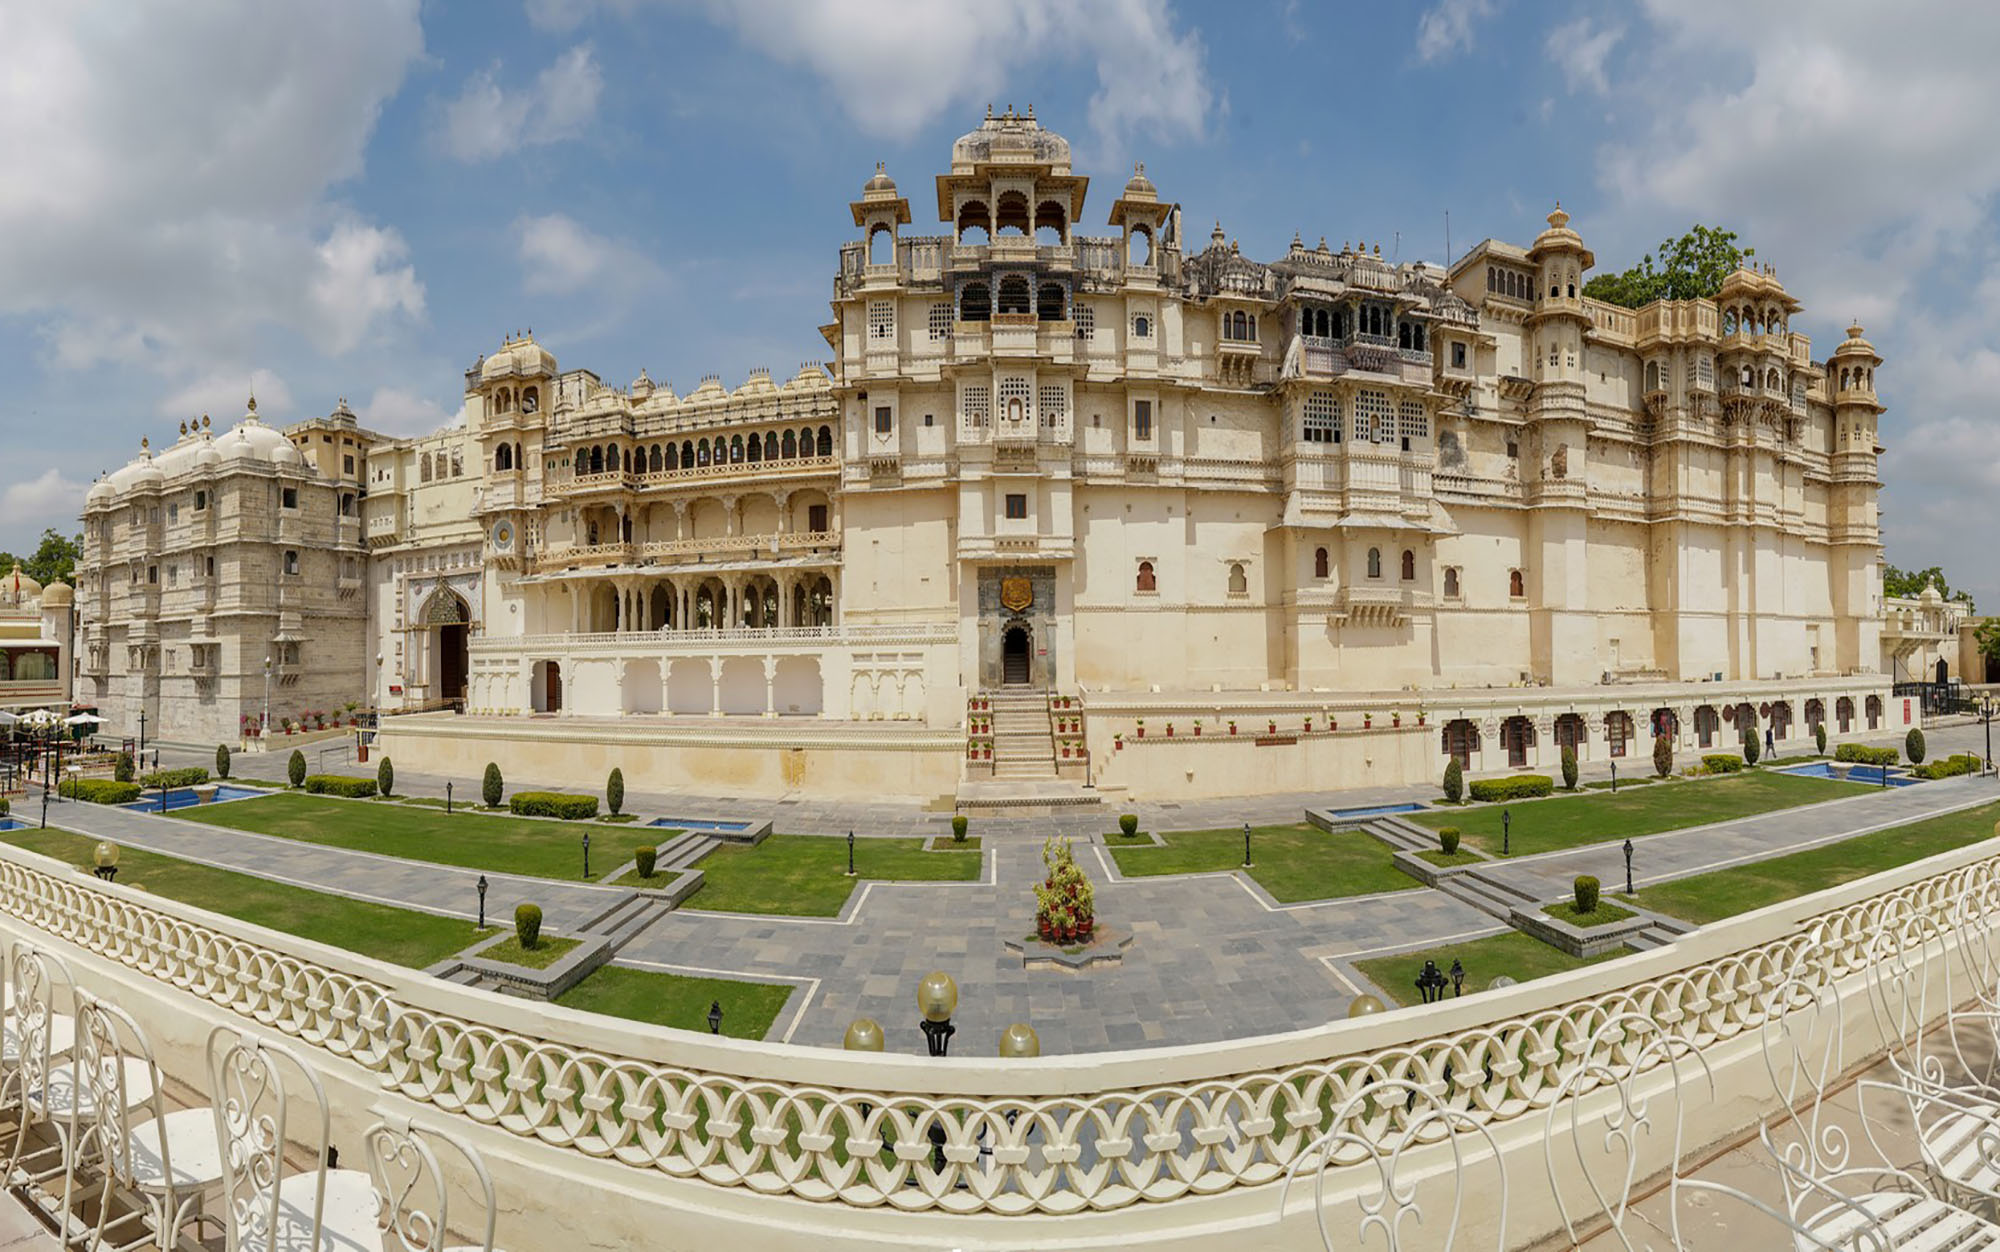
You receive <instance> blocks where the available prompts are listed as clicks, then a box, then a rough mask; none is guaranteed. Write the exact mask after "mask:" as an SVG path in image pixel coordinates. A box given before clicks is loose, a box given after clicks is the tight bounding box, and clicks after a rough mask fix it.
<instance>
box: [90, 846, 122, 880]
mask: <svg viewBox="0 0 2000 1252" xmlns="http://www.w3.org/2000/svg"><path fill="white" fill-rule="evenodd" d="M91 859H93V860H95V861H96V862H97V876H98V877H99V878H102V879H103V880H104V881H105V882H113V881H115V880H116V879H117V877H118V845H117V844H115V843H112V842H111V841H110V840H108V839H107V840H105V841H103V842H102V843H99V844H98V845H97V850H96V851H95V852H94V853H93V854H92V858H91Z"/></svg>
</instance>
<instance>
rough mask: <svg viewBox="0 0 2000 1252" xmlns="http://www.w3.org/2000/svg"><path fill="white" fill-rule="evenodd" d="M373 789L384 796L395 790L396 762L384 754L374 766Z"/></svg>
mask: <svg viewBox="0 0 2000 1252" xmlns="http://www.w3.org/2000/svg"><path fill="white" fill-rule="evenodd" d="M375 790H377V791H379V792H381V793H382V794H383V795H385V796H386V795H389V794H391V793H393V792H394V791H395V790H396V763H395V762H394V761H391V760H390V759H389V758H388V757H386V756H385V757H383V758H382V763H381V764H380V765H377V766H376V767H375Z"/></svg>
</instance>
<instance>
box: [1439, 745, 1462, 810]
mask: <svg viewBox="0 0 2000 1252" xmlns="http://www.w3.org/2000/svg"><path fill="white" fill-rule="evenodd" d="M1444 798H1445V799H1447V800H1449V801H1451V802H1452V803H1453V804H1457V803H1458V802H1459V801H1460V800H1463V799H1465V771H1464V770H1463V769H1461V768H1459V764H1458V758H1457V757H1453V758H1451V760H1450V761H1448V762H1446V763H1445V767H1444Z"/></svg>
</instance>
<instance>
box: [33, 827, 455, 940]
mask: <svg viewBox="0 0 2000 1252" xmlns="http://www.w3.org/2000/svg"><path fill="white" fill-rule="evenodd" d="M259 803H261V801H260V802H259ZM219 807H227V806H226V805H225V806H219ZM0 839H5V840H7V842H9V843H12V844H15V845H17V846H19V847H23V848H26V849H28V850H29V851H31V852H39V853H41V854H43V855H44V856H52V857H56V858H58V859H60V860H64V861H68V862H69V863H70V864H72V865H76V866H79V867H84V868H88V867H89V866H90V865H91V864H92V863H93V862H92V860H91V852H92V850H93V849H95V848H96V847H97V841H96V840H95V839H86V838H84V837H83V836H82V835H72V834H69V833H68V832H66V831H60V830H10V831H6V832H0ZM118 878H119V881H121V882H123V883H126V884H127V885H132V886H141V887H144V888H145V889H146V890H147V891H150V892H152V893H153V894H154V895H157V896H162V897H164V898H166V899H169V900H179V901H181V902H183V903H186V904H192V905H196V906H198V907H200V908H204V909H209V910H211V911H213V912H217V913H222V914H225V915H227V916H229V917H235V918H239V919H241V920H243V921H246V922H253V923H255V924H256V925H259V926H268V927H270V928H271V929H272V930H279V931H283V932H285V933H286V934H291V935H298V936H300V937H301V938H304V939H314V940H317V941H319V942H320V943H326V944H331V945H333V946H334V947H337V948H345V949H347V950H348V951H350V952H359V953H361V954H362V955H363V956H372V957H376V958H378V959H380V960H384V961H393V962H394V963H396V964H398V965H408V966H410V967H412V968H416V969H421V968H423V967H424V966H426V965H430V964H433V963H434V962H437V961H441V960H443V959H444V958H445V957H447V956H450V955H451V954H452V953H454V952H458V951H460V950H462V949H464V948H467V947H470V946H471V945H472V944H473V943H475V942H477V941H478V940H480V939H483V938H485V937H486V936H487V935H490V934H492V933H493V932H492V931H491V930H485V931H481V930H476V929H474V928H473V926H472V923H470V922H463V921H456V920H454V919H452V918H449V917H436V916H433V915H432V914H429V913H419V912H416V911H414V910H412V909H399V908H392V907H390V906H388V905H386V904H370V903H368V902H367V901H364V900H350V899H348V898H347V897H345V896H336V895H326V894H323V893H321V892H317V891H309V890H307V889H305V888H303V887H293V886H288V885H286V884H284V883H275V882H271V881H269V880H268V879H263V878H257V877H254V876H252V875H249V874H238V873H235V872H233V871H231V870H225V869H216V868H215V867H214V866H210V865H200V864H197V863H195V862H193V861H183V860H179V859H177V858H175V857H171V856H161V855H159V854H158V853H154V852H147V851H145V850H143V849H140V848H120V849H119V860H118Z"/></svg>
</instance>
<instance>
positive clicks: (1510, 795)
mask: <svg viewBox="0 0 2000 1252" xmlns="http://www.w3.org/2000/svg"><path fill="white" fill-rule="evenodd" d="M1555 789H1556V780H1555V779H1553V778H1550V777H1549V776H1548V775H1547V774H1516V775H1514V776H1513V777H1512V778H1481V779H1479V780H1477V781H1475V782H1474V783H1473V784H1472V798H1473V799H1475V800H1489V801H1490V800H1527V799H1532V798H1533V797H1536V796H1546V795H1553V794H1555Z"/></svg>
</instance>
